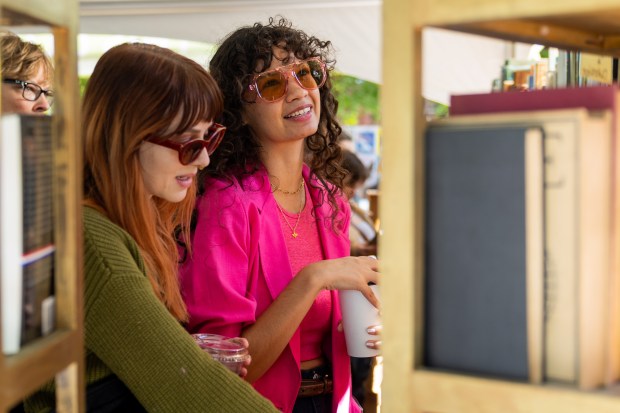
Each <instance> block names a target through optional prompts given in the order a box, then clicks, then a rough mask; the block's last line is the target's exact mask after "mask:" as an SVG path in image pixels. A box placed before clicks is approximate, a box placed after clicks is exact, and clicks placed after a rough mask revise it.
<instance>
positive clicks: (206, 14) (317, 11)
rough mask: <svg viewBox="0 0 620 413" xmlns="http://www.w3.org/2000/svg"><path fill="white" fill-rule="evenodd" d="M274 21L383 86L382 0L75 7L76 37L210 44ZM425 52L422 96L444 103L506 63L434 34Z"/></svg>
mask: <svg viewBox="0 0 620 413" xmlns="http://www.w3.org/2000/svg"><path fill="white" fill-rule="evenodd" d="M276 15H282V16H284V17H286V18H287V19H289V20H290V21H291V22H292V23H293V25H294V26H295V27H297V28H300V29H303V30H304V31H306V32H308V33H310V34H313V35H315V36H317V37H318V38H320V39H322V40H331V41H332V43H333V45H334V48H335V51H336V58H337V63H336V69H337V70H339V71H341V72H343V73H346V74H350V75H352V76H355V77H358V78H361V79H365V80H370V81H373V82H376V83H381V65H382V0H316V1H312V2H308V3H304V2H298V1H295V2H293V1H287V0H232V1H225V0H219V1H218V0H193V1H192V0H189V1H183V2H176V1H171V0H168V1H167V0H134V1H125V0H81V1H80V32H81V33H90V34H123V35H136V36H153V37H168V38H174V39H184V40H194V41H200V42H206V43H211V44H213V43H217V42H218V41H219V40H220V39H222V38H223V37H224V36H225V35H226V34H228V33H230V32H231V31H233V30H234V29H235V28H237V27H239V26H244V25H251V24H252V23H254V22H263V23H264V22H266V21H267V20H268V18H269V17H271V16H276ZM423 47H424V56H425V57H424V68H423V70H424V81H423V95H424V96H425V97H427V98H428V99H432V100H435V101H438V102H443V103H447V101H448V96H449V93H450V92H452V93H469V92H482V91H488V90H489V89H490V87H491V82H492V79H493V78H495V77H497V76H498V75H499V71H500V66H501V64H502V63H503V61H504V59H505V58H506V57H507V47H506V43H505V42H502V41H498V40H494V39H487V38H482V37H478V36H470V35H463V34H459V33H453V32H447V31H442V30H437V29H428V30H425V36H424V42H423ZM474 50H475V53H472V51H474ZM474 56H475V59H474ZM206 58H207V57H206Z"/></svg>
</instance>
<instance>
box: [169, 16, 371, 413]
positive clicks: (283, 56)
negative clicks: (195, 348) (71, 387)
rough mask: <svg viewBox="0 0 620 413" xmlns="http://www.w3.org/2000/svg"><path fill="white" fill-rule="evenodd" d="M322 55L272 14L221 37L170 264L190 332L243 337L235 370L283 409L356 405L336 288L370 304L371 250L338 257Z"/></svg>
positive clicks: (345, 211)
mask: <svg viewBox="0 0 620 413" xmlns="http://www.w3.org/2000/svg"><path fill="white" fill-rule="evenodd" d="M330 53H331V44H330V42H328V41H327V42H325V41H321V40H319V39H317V38H315V37H312V36H309V35H307V34H306V33H304V32H303V31H300V30H296V29H294V28H292V26H291V24H290V22H288V21H287V20H285V19H279V20H277V21H276V20H274V19H270V21H269V23H268V24H266V25H263V24H259V23H256V24H254V25H253V26H251V27H242V28H240V29H238V30H236V31H234V32H233V33H232V34H230V35H229V36H228V37H227V38H226V39H225V40H224V41H223V42H222V43H221V45H220V46H219V48H218V49H217V52H216V53H215V55H214V57H213V59H212V60H211V63H210V72H211V74H212V76H213V77H214V78H215V80H216V82H217V83H218V84H219V86H220V88H221V90H222V92H223V95H224V115H223V116H224V118H223V119H224V124H225V125H226V126H227V132H226V137H225V139H224V141H223V143H222V145H221V146H220V148H218V150H217V152H215V153H214V155H213V159H212V163H211V164H210V165H209V166H208V167H207V168H206V169H205V170H204V171H202V176H201V178H200V179H201V183H202V187H203V189H202V195H201V196H200V197H199V199H198V201H197V207H196V211H195V227H194V229H193V232H192V238H191V242H192V245H193V246H194V249H193V255H192V256H189V255H188V257H187V259H186V260H185V261H184V262H183V263H182V264H181V282H182V290H183V294H184V299H185V302H186V305H187V309H188V312H189V322H188V324H187V327H188V329H189V330H190V332H193V333H198V332H207V333H217V334H222V335H226V336H242V337H245V338H247V340H248V341H249V351H250V354H251V356H252V364H251V365H250V366H249V367H248V374H247V376H246V380H248V381H249V382H251V383H253V385H254V387H255V388H256V389H257V390H258V391H259V392H260V393H261V394H263V395H264V396H266V397H267V398H268V399H270V400H271V401H272V402H273V403H274V404H275V405H276V407H277V408H279V409H281V410H282V411H284V412H347V413H348V412H359V411H360V408H359V405H358V404H357V403H356V402H355V400H354V399H353V398H352V396H351V375H350V369H349V358H348V356H347V354H346V344H345V339H344V335H343V333H342V331H341V328H340V322H341V315H340V306H339V301H338V294H337V290H343V289H350V290H359V291H361V292H362V294H363V295H364V296H366V297H367V298H368V300H370V301H371V302H372V303H373V304H374V305H376V306H377V305H378V301H377V298H376V297H375V296H374V294H373V292H372V290H371V289H370V288H369V286H368V283H370V282H377V279H378V277H379V275H378V273H377V261H376V260H374V259H372V258H369V257H349V239H348V227H349V220H350V210H349V207H348V204H347V201H346V199H345V198H344V197H343V195H342V191H341V185H342V180H343V178H344V176H345V171H344V170H343V169H342V167H341V166H340V157H341V153H340V148H339V146H338V143H337V138H338V136H339V134H340V131H341V128H340V126H339V125H338V123H337V122H336V119H335V114H336V110H337V107H338V103H337V101H336V99H335V98H334V96H333V94H332V92H331V81H330V79H329V72H330V70H331V69H332V67H333V63H334V61H333V59H331V57H330ZM304 160H307V163H305V162H304ZM370 329H371V330H374V331H378V330H379V328H378V327H377V326H372V327H370ZM367 345H368V346H369V347H371V348H375V347H377V346H379V341H378V340H371V341H369V342H368V343H367Z"/></svg>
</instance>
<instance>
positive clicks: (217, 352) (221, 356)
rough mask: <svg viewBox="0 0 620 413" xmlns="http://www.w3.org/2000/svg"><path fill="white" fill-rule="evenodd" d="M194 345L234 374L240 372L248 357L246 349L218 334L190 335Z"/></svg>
mask: <svg viewBox="0 0 620 413" xmlns="http://www.w3.org/2000/svg"><path fill="white" fill-rule="evenodd" d="M192 337H193V338H194V341H196V344H198V346H200V348H201V349H203V350H204V351H206V352H207V353H209V355H211V357H213V359H214V360H217V361H219V362H220V363H222V364H223V365H224V366H225V367H226V368H228V369H229V370H230V371H232V372H233V373H235V374H239V373H240V372H241V368H242V367H243V363H244V362H245V361H246V360H247V359H248V358H249V357H250V354H249V353H248V349H247V348H245V347H243V346H242V345H241V344H239V343H237V342H235V341H231V339H230V338H229V337H224V336H221V335H219V334H192Z"/></svg>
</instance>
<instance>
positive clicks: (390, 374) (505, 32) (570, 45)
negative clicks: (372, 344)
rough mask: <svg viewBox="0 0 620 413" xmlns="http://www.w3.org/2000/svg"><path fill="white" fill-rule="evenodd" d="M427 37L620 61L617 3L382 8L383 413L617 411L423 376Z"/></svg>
mask: <svg viewBox="0 0 620 413" xmlns="http://www.w3.org/2000/svg"><path fill="white" fill-rule="evenodd" d="M425 27H439V28H444V29H450V30H455V31H460V32H466V33H473V34H479V35H485V36H489V37H494V38H498V39H504V40H509V41H519V42H528V43H538V44H544V45H547V46H554V47H560V48H564V49H571V50H580V51H587V52H592V53H597V54H607V55H615V56H618V55H620V4H619V3H618V1H617V0H591V1H583V0H547V1H540V0H475V1H474V0H385V1H384V3H383V34H384V42H383V45H384V49H383V53H384V61H383V79H384V81H383V87H382V108H383V113H382V119H383V120H382V128H383V136H384V139H383V153H382V158H383V163H382V182H381V195H382V196H381V199H380V205H379V209H380V218H381V225H382V228H383V231H384V236H383V237H382V239H381V242H380V256H381V270H382V273H383V279H382V284H381V295H382V297H383V300H382V302H383V310H382V312H383V338H384V340H383V353H384V375H383V383H382V410H383V411H386V412H390V413H399V412H407V413H410V412H433V413H468V412H476V413H495V412H504V413H505V412H515V413H517V412H518V413H526V412H528V413H529V412H545V413H552V412H557V413H569V412H575V413H577V412H597V413H612V412H617V411H620V394H618V392H614V391H613V390H604V391H603V390H601V391H588V392H585V391H579V390H575V389H572V388H565V387H560V386H553V385H542V386H536V385H530V384H526V383H517V382H511V381H507V380H499V379H498V380H495V379H485V378H479V377H475V376H469V375H465V374H454V373H445V372H440V371H434V370H431V369H428V368H425V367H424V366H423V363H422V360H423V348H422V343H423V342H424V340H423V334H424V325H423V320H424V316H423V308H424V305H423V303H424V295H423V291H424V288H423V287H424V250H423V246H424V211H423V206H424V191H423V186H424V156H423V153H424V150H423V149H424V148H423V136H424V134H423V133H424V129H425V119H424V116H423V108H424V106H423V100H422V95H421V93H422V88H421V87H422V76H423V73H422V30H423V28H425ZM455 64H458V63H457V62H455ZM463 70H468V69H467V68H463ZM472 70H474V69H473V68H472ZM446 305H450V304H449V303H446Z"/></svg>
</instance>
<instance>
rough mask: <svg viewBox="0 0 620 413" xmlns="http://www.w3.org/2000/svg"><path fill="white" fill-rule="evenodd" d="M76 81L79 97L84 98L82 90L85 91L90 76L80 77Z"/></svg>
mask: <svg viewBox="0 0 620 413" xmlns="http://www.w3.org/2000/svg"><path fill="white" fill-rule="evenodd" d="M78 79H79V81H80V96H84V90H86V84H87V83H88V79H90V76H80V77H79V78H78Z"/></svg>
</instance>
